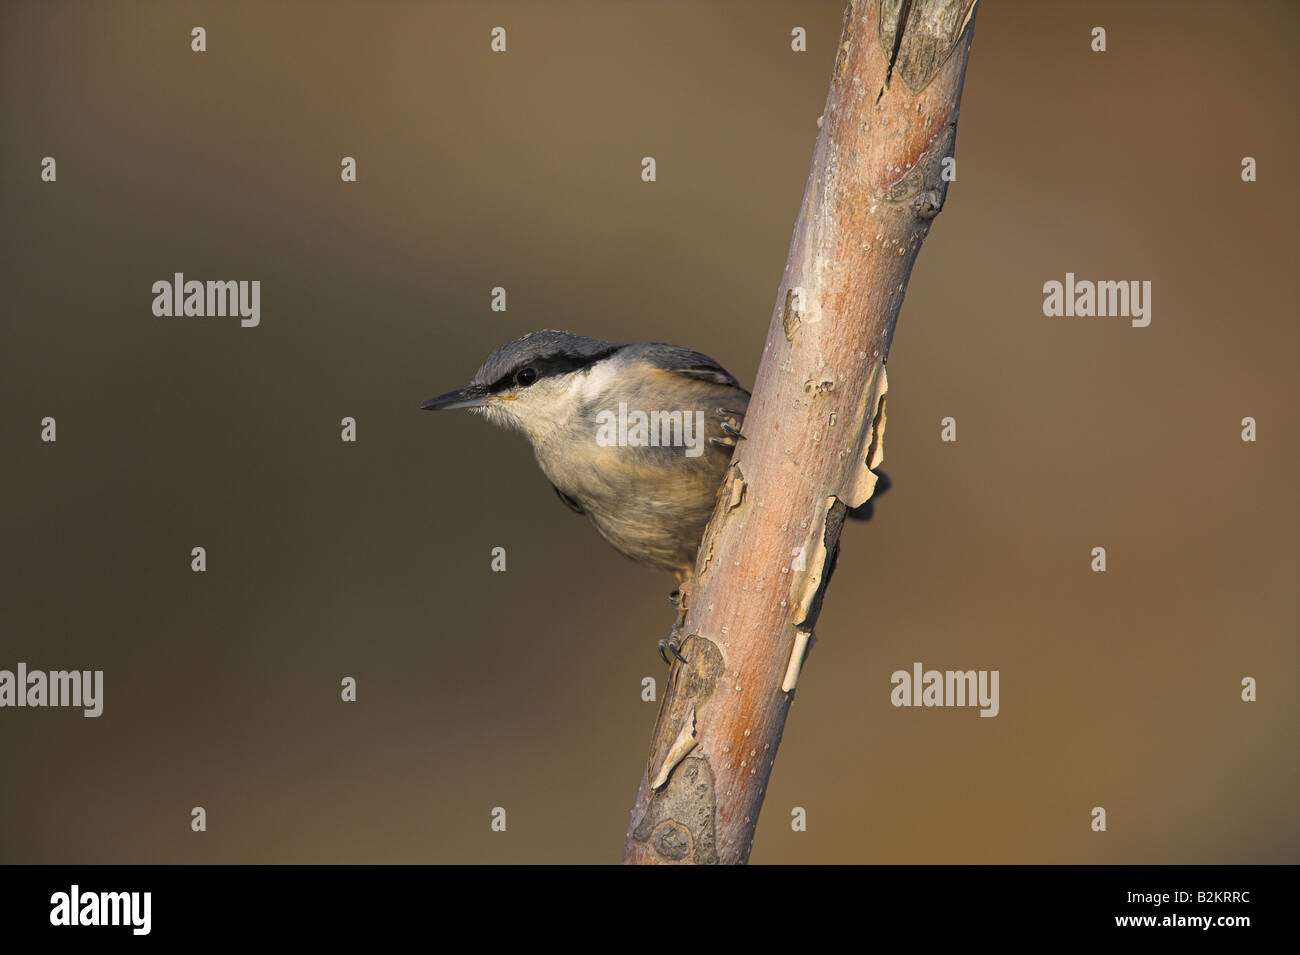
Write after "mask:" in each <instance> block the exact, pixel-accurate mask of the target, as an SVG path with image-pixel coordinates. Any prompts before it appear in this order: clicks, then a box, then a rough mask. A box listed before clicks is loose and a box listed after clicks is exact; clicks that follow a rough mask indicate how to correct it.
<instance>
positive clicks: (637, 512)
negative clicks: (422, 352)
mask: <svg viewBox="0 0 1300 955" xmlns="http://www.w3.org/2000/svg"><path fill="white" fill-rule="evenodd" d="M749 398H750V393H749V391H747V390H746V389H745V388H743V387H741V385H740V382H739V381H737V380H736V378H735V376H733V375H732V374H731V373H730V372H728V371H727V370H726V369H725V368H723V367H722V366H721V365H720V364H718V362H716V361H714V360H713V359H712V358H710V357H708V356H707V355H704V354H701V353H700V352H697V351H692V350H691V349H689V348H683V347H681V346H680V345H669V344H665V343H663V342H635V343H630V344H618V343H614V342H608V341H604V340H602V339H599V338H591V337H588V336H585V335H575V334H572V333H570V332H565V331H558V330H555V329H547V330H544V331H536V332H530V333H528V334H527V335H524V336H522V337H520V338H516V339H514V340H513V341H510V342H507V343H506V344H504V345H502V346H501V347H500V348H497V349H496V350H495V351H493V352H492V353H491V354H490V355H488V356H487V358H486V359H485V360H484V361H483V364H482V365H480V366H479V369H478V371H477V372H476V373H475V375H474V377H473V379H472V380H471V381H470V383H469V384H468V385H465V386H464V387H461V388H457V389H455V390H453V391H449V392H446V393H445V394H441V395H438V396H437V397H436V398H430V399H429V400H428V401H425V402H424V403H423V404H422V405H421V406H420V407H421V408H422V409H424V410H426V411H450V410H453V409H463V410H467V411H469V412H471V413H472V414H476V415H479V416H481V417H483V418H486V419H487V420H488V421H489V422H490V423H491V424H494V425H496V426H498V427H501V428H504V429H506V430H509V431H517V432H519V433H521V434H523V436H524V437H525V438H527V439H528V442H529V443H530V444H531V445H532V449H533V454H534V456H535V457H536V459H537V464H538V466H539V467H540V468H541V471H542V473H543V474H544V475H545V477H546V479H547V480H548V481H549V482H550V483H551V485H552V487H553V488H554V489H555V493H556V494H557V495H558V496H559V498H560V500H561V501H563V502H564V504H565V505H566V506H568V507H569V508H570V509H571V510H573V511H575V512H577V513H578V514H583V515H585V516H586V517H587V518H588V520H590V521H591V523H592V524H593V525H594V526H595V528H596V530H597V531H599V532H600V534H601V536H602V537H604V538H605V540H606V541H608V542H609V543H610V544H611V545H613V547H614V549H615V550H617V551H619V552H620V553H621V554H624V555H625V556H627V557H630V558H631V559H632V560H634V561H637V562H639V563H641V564H645V565H648V566H650V567H653V568H657V569H660V570H664V571H667V572H669V573H671V574H672V575H673V577H674V578H675V579H676V582H677V589H676V590H674V591H673V593H672V594H671V595H670V599H672V600H673V601H674V603H675V604H676V605H677V607H678V617H677V623H676V624H674V626H673V628H672V631H671V632H670V634H669V636H668V638H667V639H664V640H660V641H659V654H660V656H661V657H663V659H664V661H665V662H667V663H671V660H669V656H668V655H669V653H671V654H672V656H673V657H676V658H677V659H679V660H682V661H683V662H684V661H685V658H684V657H683V656H682V654H681V652H680V650H681V629H682V625H683V623H684V621H685V614H686V607H685V601H684V600H683V599H682V587H683V586H684V585H685V584H686V583H687V582H688V581H689V580H690V579H691V578H692V576H693V574H694V569H695V559H696V556H697V554H698V551H699V546H700V539H701V537H702V536H703V534H704V529H705V527H706V525H707V524H708V522H709V518H710V517H711V516H712V514H713V510H714V506H715V503H716V501H717V496H718V492H719V490H720V488H721V486H722V483H723V479H724V477H725V476H726V472H727V467H728V465H729V463H730V461H731V456H732V453H733V451H734V449H735V447H736V442H737V441H741V440H744V438H745V436H744V434H743V433H742V430H743V428H744V419H745V412H746V411H747V410H748V408H749Z"/></svg>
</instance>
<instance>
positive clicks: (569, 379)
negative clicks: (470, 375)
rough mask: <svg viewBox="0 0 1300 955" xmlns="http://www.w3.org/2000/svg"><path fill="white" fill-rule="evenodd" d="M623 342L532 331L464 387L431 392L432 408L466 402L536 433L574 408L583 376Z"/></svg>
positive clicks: (498, 421) (495, 419)
mask: <svg viewBox="0 0 1300 955" xmlns="http://www.w3.org/2000/svg"><path fill="white" fill-rule="evenodd" d="M620 347H622V346H620V345H616V344H614V343H612V342H607V341H602V340H600V339H599V338H588V337H586V336H584V335H572V334H570V333H568V332H559V331H543V332H530V333H528V334H527V335H525V336H523V337H522V338H516V339H515V340H514V341H512V342H507V343H506V344H504V345H502V346H501V347H500V348H498V349H497V350H496V351H494V352H493V353H492V354H490V355H488V357H487V360H486V361H484V362H483V364H482V365H481V366H480V367H479V370H478V372H477V373H476V374H475V375H474V379H473V381H471V382H470V383H469V384H468V385H466V386H465V387H463V388H457V389H456V390H455V391H449V392H447V393H446V394H443V395H439V396H438V397H436V398H430V399H429V400H428V401H426V402H425V403H424V404H422V405H421V406H420V407H421V408H423V409H424V410H426V411H449V410H451V409H454V408H463V409H466V410H468V411H472V412H474V413H476V414H481V415H483V416H484V417H485V418H487V419H488V420H489V421H491V422H492V423H493V424H495V425H497V426H499V427H502V428H508V429H510V430H514V431H522V432H524V434H526V435H528V436H529V437H530V438H535V437H536V436H537V435H539V434H543V433H545V432H547V431H548V430H550V429H551V428H553V427H554V425H555V423H556V422H557V421H560V420H563V419H565V418H566V417H567V415H568V414H569V413H571V411H572V409H573V406H574V402H575V400H576V392H577V389H576V387H575V386H577V385H578V384H579V378H580V377H585V376H586V375H587V373H588V372H589V371H590V370H591V368H592V366H594V365H595V364H596V363H598V362H600V361H602V360H604V359H606V358H608V357H609V356H610V355H612V354H614V353H615V352H616V351H618V350H619V348H620Z"/></svg>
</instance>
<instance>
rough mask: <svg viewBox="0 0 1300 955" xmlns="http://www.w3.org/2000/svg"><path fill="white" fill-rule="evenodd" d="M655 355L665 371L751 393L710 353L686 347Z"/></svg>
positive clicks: (659, 352)
mask: <svg viewBox="0 0 1300 955" xmlns="http://www.w3.org/2000/svg"><path fill="white" fill-rule="evenodd" d="M655 357H656V360H657V362H658V364H659V367H660V368H662V369H663V370H664V371H671V372H673V373H674V374H678V375H685V376H686V377H687V378H696V379H698V380H700V381H707V382H711V383H713V384H715V385H726V386H728V387H730V388H738V389H740V390H741V391H744V392H745V394H746V395H748V394H749V392H748V391H745V389H744V388H741V387H740V382H738V381H737V380H736V379H735V376H733V375H732V374H731V372H729V371H727V369H725V368H723V367H722V366H721V365H719V364H718V363H717V362H716V361H714V360H713V359H712V358H710V357H709V356H708V355H702V354H700V353H699V352H697V351H690V350H689V349H686V348H674V349H672V350H671V351H668V350H663V351H658V352H656V355H655Z"/></svg>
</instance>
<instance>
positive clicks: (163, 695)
mask: <svg viewBox="0 0 1300 955" xmlns="http://www.w3.org/2000/svg"><path fill="white" fill-rule="evenodd" d="M1223 9H1224V5H1223V4H1222V3H1191V4H1188V3H1182V2H1178V3H1175V2H1167V3H1145V4H1137V5H1130V4H1126V3H1120V2H1114V3H1094V4H1089V5H1087V6H1086V7H1085V5H1083V4H1077V3H1067V2H1060V3H1037V2H1035V3H1030V2H1023V3H1011V2H998V3H984V4H981V10H980V12H979V15H978V19H977V29H976V36H975V44H974V50H973V53H972V56H971V61H970V67H969V72H968V75H967V81H966V90H965V96H964V100H963V103H962V115H961V124H960V127H959V131H958V137H957V159H958V178H957V182H956V183H955V185H954V186H953V188H952V189H951V190H950V192H949V199H948V205H947V208H946V209H945V211H944V214H943V215H942V216H941V217H940V218H939V219H938V221H937V223H936V225H935V228H934V229H933V231H932V232H931V235H930V238H929V240H928V241H927V242H926V245H925V247H924V249H923V250H922V252H921V256H920V260H919V263H918V265H917V268H916V271H915V272H914V274H913V277H912V283H911V287H910V289H909V292H908V296H907V301H906V303H905V305H904V307H903V312H902V316H901V318H900V321H899V325H898V332H897V335H896V338H895V340H894V348H893V352H892V354H891V357H890V364H889V375H890V386H891V390H890V396H889V429H888V435H887V439H886V442H885V468H886V470H887V471H888V472H889V473H890V475H891V476H892V477H893V479H894V482H895V487H894V489H893V490H892V491H891V492H890V493H889V494H888V495H887V496H885V497H884V498H882V499H881V500H880V501H879V504H878V507H877V516H876V518H875V520H874V521H872V522H871V523H870V524H867V525H853V526H850V527H849V528H848V529H847V530H846V533H845V536H844V540H843V552H842V555H841V558H840V563H839V568H838V571H837V574H836V579H835V586H834V587H832V588H831V591H830V594H829V598H828V602H827V605H826V608H825V611H824V612H823V614H822V617H821V621H820V626H819V628H818V637H819V640H818V643H817V646H816V648H815V650H814V652H813V654H812V656H811V658H810V660H809V664H808V666H807V667H806V669H805V671H804V674H803V677H802V679H801V681H800V684H799V693H798V698H797V700H796V703H795V706H794V709H793V711H792V713H791V718H790V722H789V724H788V725H787V728H786V735H785V741H784V744H783V746H782V750H781V756H780V758H779V759H778V761H777V765H776V769H775V772H774V775H773V777H772V785H771V788H770V791H769V795H768V798H767V803H766V807H765V809H764V818H763V820H762V822H761V824H760V826H759V830H758V838H757V842H756V845H755V849H754V853H753V857H752V861H754V862H757V863H778V862H1096V863H1101V862H1181V863H1211V862H1295V861H1297V858H1298V853H1297V848H1298V846H1300V829H1298V828H1297V824H1296V819H1295V803H1296V793H1297V761H1296V752H1297V741H1298V740H1297V737H1298V734H1297V729H1298V720H1297V707H1296V703H1295V697H1294V692H1293V687H1292V684H1293V683H1294V680H1295V676H1296V672H1297V662H1298V661H1297V651H1296V639H1295V638H1296V633H1297V605H1296V584H1295V582H1296V578H1297V571H1298V570H1300V567H1298V566H1297V564H1298V563H1300V560H1298V558H1297V552H1296V547H1295V540H1296V536H1297V530H1298V528H1297V508H1296V504H1295V483H1296V482H1295V474H1296V465H1297V452H1296V433H1295V428H1296V424H1297V420H1296V419H1297V416H1296V410H1295V409H1296V397H1297V395H1296V387H1295V373H1294V368H1295V361H1296V356H1297V354H1298V353H1300V350H1298V348H1297V346H1298V345H1300V341H1298V340H1297V339H1298V338H1300V335H1298V334H1297V330H1296V321H1295V319H1296V307H1295V293H1294V289H1293V287H1292V284H1291V281H1292V274H1293V272H1294V268H1295V261H1296V250H1297V241H1296V213H1297V202H1296V186H1295V179H1294V171H1295V156H1296V152H1297V146H1298V145H1300V143H1297V133H1296V126H1295V123H1294V109H1295V92H1296V82H1297V73H1298V71H1300V67H1297V63H1296V60H1295V58H1294V56H1293V43H1294V38H1295V36H1296V29H1297V25H1298V22H1300V13H1298V12H1297V7H1296V6H1295V5H1294V4H1292V3H1287V2H1277V3H1253V4H1251V5H1250V8H1249V12H1248V14H1246V15H1234V16H1224V15H1223V12H1222V11H1223ZM0 10H2V13H0V125H2V127H3V130H4V141H5V147H6V148H5V149H4V150H3V151H2V152H0V223H2V225H0V235H2V236H3V242H4V249H3V253H4V254H3V263H4V264H3V288H4V296H3V303H4V304H3V338H2V340H0V396H2V397H3V406H2V409H0V438H2V439H3V447H4V449H5V451H6V455H5V464H4V472H3V474H4V481H3V488H4V494H3V497H2V498H0V530H2V532H3V538H2V546H3V566H2V567H0V571H2V573H0V604H2V605H3V608H4V614H3V619H2V620H0V667H3V668H8V669H13V668H14V667H15V666H16V664H17V662H18V661H19V660H22V661H25V662H26V663H27V664H28V665H29V666H30V667H33V668H42V669H61V668H99V669H103V670H104V671H105V677H104V679H105V697H106V699H105V711H104V715H103V716H102V717H101V718H99V719H97V720H91V719H85V718H83V717H82V716H81V714H80V711H69V710H50V709H47V710H30V709H24V710H10V709H6V710H3V711H0V760H2V761H3V770H2V771H0V780H2V782H0V861H13V862H54V863H74V862H87V863H106V862H133V863H143V862H222V863H226V862H442V861H447V862H507V861H509V862H541V861H559V862H611V861H616V860H617V859H618V858H619V857H620V854H621V849H622V843H623V836H624V831H625V827H626V824H627V817H628V811H629V809H630V807H631V804H632V800H633V797H634V796H635V793H636V787H637V780H638V774H639V773H640V771H641V768H642V766H643V761H644V757H645V753H646V750H647V747H648V745H649V740H650V732H651V729H652V726H653V723H654V719H655V714H656V708H657V704H652V703H644V702H642V701H641V700H640V695H639V691H640V681H641V679H642V678H643V677H644V676H646V675H653V676H654V677H656V678H657V679H659V680H660V683H661V685H662V684H663V681H664V678H665V677H666V674H667V670H666V668H665V667H663V666H662V664H661V663H660V662H659V660H658V658H657V656H656V654H655V641H656V640H657V639H658V638H659V637H661V636H663V635H665V634H666V632H667V629H668V627H669V624H670V623H671V620H672V608H671V607H670V606H669V605H668V603H667V601H666V600H665V595H666V594H667V592H668V591H669V590H670V589H671V581H670V579H669V578H668V577H667V576H666V575H664V576H661V575H658V574H656V573H654V572H653V571H649V570H646V569H643V568H641V567H638V566H636V565H634V564H632V563H630V562H628V561H626V560H624V559H622V558H620V557H618V556H617V555H616V554H615V553H614V552H613V551H612V550H610V549H609V548H608V547H607V546H606V545H605V544H604V543H603V542H602V541H601V540H600V539H599V537H598V536H597V534H596V533H595V531H594V530H593V529H592V528H591V527H590V526H588V525H587V524H586V523H585V522H584V521H583V520H581V519H580V518H577V517H575V516H574V515H573V514H571V513H569V512H568V511H567V510H566V509H565V508H564V507H563V506H562V505H561V504H560V503H558V502H557V501H556V500H555V498H554V495H553V494H552V491H551V489H550V487H549V486H548V485H547V483H546V481H545V480H544V479H543V477H542V476H541V474H540V472H538V471H537V469H536V467H535V465H534V463H533V461H532V456H531V453H530V452H529V450H528V448H527V446H526V444H525V443H524V441H523V440H522V439H521V438H519V437H518V436H513V435H509V434H506V433H503V432H500V431H497V430H495V429H493V428H491V427H489V426H488V425H487V424H486V423H485V422H483V421H480V420H476V419H472V418H471V417H469V416H468V415H462V416H456V415H440V416H434V415H429V414H426V413H422V412H420V411H419V410H418V408H419V404H420V402H421V401H422V400H423V399H425V398H428V397H430V396H432V395H434V394H437V393H439V392H442V391H444V390H447V389H449V388H452V387H455V386H457V385H460V384H463V383H464V382H465V381H467V380H468V378H469V376H470V375H471V374H472V373H473V371H474V370H475V368H476V367H477V366H478V364H479V362H480V361H481V360H482V359H483V357H484V356H485V355H486V354H487V353H488V352H489V351H490V350H491V349H492V348H493V347H495V346H496V345H498V344H500V343H502V342H504V341H506V340H507V339H509V338H512V337H514V336H516V335H519V334H521V333H523V332H525V331H528V330H532V329H537V328H549V327H561V328H568V329H570V330H572V331H575V332H581V333H585V334H590V335H596V336H599V337H604V338H609V339H613V340H618V341H635V340H662V341H671V342H677V343H680V344H683V345H687V346H690V347H693V348H696V349H698V350H701V351H704V352H706V353H708V354H710V355H712V356H714V357H715V358H717V359H718V360H719V361H721V362H722V363H723V364H724V365H726V366H727V367H728V368H730V369H731V370H732V371H733V372H734V373H736V374H737V375H738V376H739V377H740V378H741V379H742V380H743V381H745V382H746V383H750V382H752V381H753V376H754V372H755V370H756V368H757V364H758V360H759V356H760V352H761V349H762V342H763V338H764V334H765V331H766V326H767V320H768V316H769V315H770V312H771V308H772V304H773V300H774V298H775V295H776V289H777V284H778V281H779V279H780V276H781V270H782V267H783V265H784V261H785V255H786V249H787V244H788V242H789V239H790V232H791V228H792V226H793V224H794V219H795V215H796V212H797V210H798V205H799V200H800V196H801V194H802V190H803V186H804V180H805V177H806V176H807V171H808V163H809V160H810V158H811V155H812V148H813V142H814V138H815V135H816V126H815V120H816V118H817V116H818V115H819V113H820V112H821V109H822V104H823V102H824V100H825V95H826V88H827V83H828V79H829V74H830V68H831V63H832V61H833V58H834V47H835V44H836V42H837V40H838V36H839V29H840V19H841V14H842V10H843V4H842V3H841V2H840V0H834V2H824V3H821V2H819V3H746V4H740V3H733V2H721V3H697V2H692V3H668V4H660V3H648V2H646V3H548V4H538V3H515V4H510V3H488V2H485V3H473V4H469V3H465V4H444V3H428V4H417V3H360V2H355V3H330V4H314V3H225V2H222V3H216V2H209V3H198V2H191V3H162V2H155V3H129V4H128V3H115V4H92V3H60V4H51V3H39V2H26V3H5V4H4V5H3V6H2V7H0ZM1097 25H1100V26H1104V27H1106V29H1107V33H1108V46H1109V50H1108V52H1106V53H1104V54H1097V53H1093V52H1091V50H1090V48H1089V46H1090V31H1091V29H1092V27H1094V26H1097ZM194 26H203V27H205V28H206V30H207V43H208V52H206V53H203V54H196V53H192V52H191V51H190V29H191V28H192V27H194ZM494 26H504V27H506V29H507V31H508V44H509V49H508V52H507V53H506V54H505V55H498V54H493V53H491V52H490V51H489V31H490V29H491V28H492V27H494ZM795 26H803V27H805V28H806V30H807V34H808V52H806V53H802V54H799V53H793V52H791V50H790V31H791V29H792V28H793V27H795ZM47 155H48V156H54V157H55V158H56V159H57V162H58V181H57V183H55V184H48V183H42V182H41V181H40V179H39V172H40V160H41V158H42V157H43V156H47ZM646 155H652V156H655V157H656V159H657V161H658V173H659V181H658V182H656V183H654V184H645V183H642V182H641V181H640V176H639V174H640V165H639V164H640V159H641V157H642V156H646ZM1247 155H1249V156H1254V157H1256V158H1257V160H1258V162H1259V182H1257V183H1255V184H1249V185H1248V184H1244V183H1243V182H1242V181H1241V179H1240V163H1241V158H1242V157H1243V156H1247ZM343 156H355V157H356V158H357V161H358V170H359V181H358V182H357V183H355V184H346V185H345V184H343V183H342V182H340V180H339V161H340V159H341V157H343ZM174 271H183V272H185V273H186V274H187V277H191V278H198V279H260V280H261V281H262V322H261V326H260V327H258V328H256V329H242V328H240V327H239V326H238V322H237V321H236V320H231V319H224V320H223V319H197V318H190V319H163V318H155V317H154V316H153V315H152V313H151V302H152V293H151V291H150V286H151V285H152V283H153V282H154V281H156V280H158V279H170V277H171V275H172V273H173V272H174ZM1067 271H1072V272H1075V273H1076V274H1077V275H1078V276H1079V277H1080V278H1091V279H1147V280H1150V281H1151V282H1152V283H1153V286H1154V288H1153V292H1152V307H1153V312H1152V314H1153V319H1152V323H1151V325H1150V327H1149V328H1146V329H1135V328H1131V327H1129V324H1128V322H1127V321H1125V320H1122V319H1064V318H1053V319H1049V318H1045V317H1044V316H1043V314H1042V299H1043V295H1042V291H1041V289H1042V285H1043V283H1044V282H1046V281H1049V280H1052V279H1056V280H1058V281H1059V280H1063V279H1064V276H1065V273H1066V272H1067ZM497 285H501V286H505V287H506V288H507V289H508V293H509V310H508V311H507V312H505V313H495V312H492V311H490V310H489V308H488V305H489V295H490V290H491V289H492V287H493V286H497ZM46 415H52V416H54V417H56V418H57V420H58V442H57V444H53V445H48V444H42V443H41V442H40V440H39V430H40V429H39V422H40V420H41V418H42V417H44V416H46ZM344 415H351V416H354V417H355V418H356V419H357V421H358V427H359V440H358V442H357V443H356V444H355V445H349V444H344V443H342V442H341V441H340V440H339V419H340V418H341V417H343V416H344ZM947 415H952V416H954V417H955V418H956V419H957V422H958V437H959V440H958V441H957V443H956V444H944V443H941V442H940V440H939V421H940V419H941V418H942V417H944V416H947ZM1246 415H1250V416H1253V417H1255V418H1256V419H1257V421H1258V422H1259V441H1258V443H1256V444H1245V443H1243V442H1242V441H1241V440H1240V438H1239V432H1240V420H1241V418H1242V417H1243V416H1246ZM196 545H202V546H205V547H206V548H207V551H208V572H207V573H206V574H194V573H191V571H190V569H189V563H190V556H189V554H190V549H191V548H192V547H194V546H196ZM494 546H503V547H505V548H506V549H507V551H508V555H509V558H508V559H509V570H508V571H507V572H506V573H504V574H494V573H492V572H490V569H489V561H490V555H489V552H490V550H491V548H492V547H494ZM1094 546H1105V547H1106V548H1107V550H1108V559H1109V571H1108V572H1107V573H1106V574H1104V575H1102V574H1093V573H1091V572H1090V571H1089V560H1090V557H1089V552H1090V550H1091V548H1092V547H1094ZM914 661H921V662H923V663H924V664H925V665H926V666H927V667H936V668H939V669H945V668H963V669H964V668H978V669H994V668H996V669H999V670H1000V671H1001V697H1002V698H1001V715H1000V716H998V717H997V718H996V719H980V718H978V717H977V716H976V713H975V711H973V710H955V709H926V710H918V709H895V708H893V707H892V706H890V703H889V691H890V684H889V676H890V673H891V672H893V671H894V670H895V669H900V668H902V669H907V668H910V666H911V664H912V663H913V662H914ZM344 676H353V677H355V678H356V679H357V680H358V683H359V701H358V702H357V703H355V704H349V705H345V704H343V703H341V702H340V701H339V681H340V680H341V679H342V678H343V677H344ZM1243 676H1253V677H1255V678H1256V679H1258V680H1259V686H1260V689H1259V701H1258V702H1257V703H1253V704H1245V703H1242V702H1241V701H1240V698H1239V694H1240V681H1241V679H1242V677H1243ZM1097 805H1101V806H1105V807H1106V809H1107V811H1108V814H1109V820H1108V821H1109V831H1107V832H1106V833H1104V834H1097V833H1093V832H1091V831H1090V829H1089V811H1090V810H1091V808H1092V807H1093V806H1097ZM193 806H204V807H205V808H206V809H207V811H208V831H207V832H206V833H204V834H195V833H192V832H191V831H190V809H191V807H193ZM494 806H503V807H506V809H507V810H508V813H509V816H508V820H509V829H508V832H506V833H504V834H502V833H493V832H491V831H490V829H489V813H490V811H491V809H492V808H493V807H494ZM793 806H802V807H804V808H805V809H806V810H807V813H808V831H807V832H806V833H795V832H792V831H791V829H790V825H789V819H790V811H791V807H793Z"/></svg>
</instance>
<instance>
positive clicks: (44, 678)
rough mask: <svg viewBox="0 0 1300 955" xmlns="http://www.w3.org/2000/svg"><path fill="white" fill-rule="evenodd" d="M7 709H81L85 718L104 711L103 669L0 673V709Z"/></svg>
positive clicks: (20, 666)
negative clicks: (32, 707) (53, 707)
mask: <svg viewBox="0 0 1300 955" xmlns="http://www.w3.org/2000/svg"><path fill="white" fill-rule="evenodd" d="M6 706H71V707H80V708H82V709H83V710H84V711H85V712H84V713H83V714H82V715H83V716H87V717H96V716H99V714H101V713H103V712H104V671H103V670H49V671H45V670H30V671H29V670H28V669H27V664H26V663H19V664H18V672H17V673H15V672H14V671H13V670H0V708H3V707H6Z"/></svg>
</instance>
